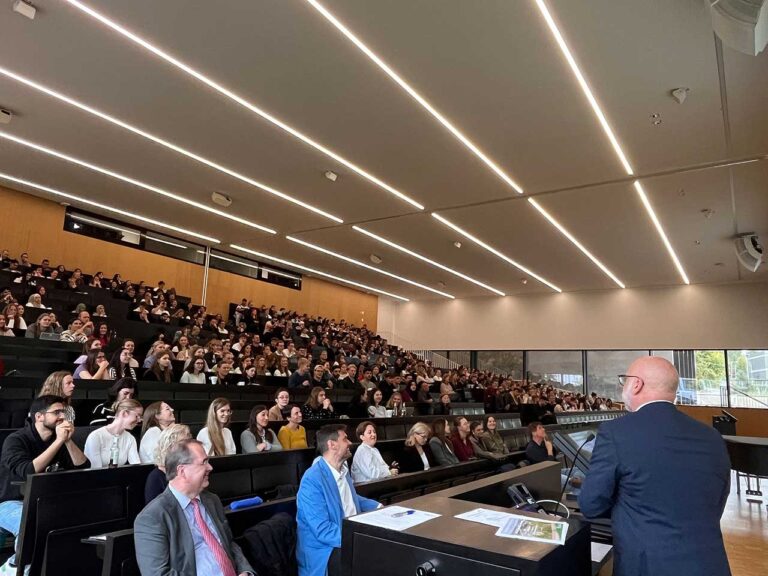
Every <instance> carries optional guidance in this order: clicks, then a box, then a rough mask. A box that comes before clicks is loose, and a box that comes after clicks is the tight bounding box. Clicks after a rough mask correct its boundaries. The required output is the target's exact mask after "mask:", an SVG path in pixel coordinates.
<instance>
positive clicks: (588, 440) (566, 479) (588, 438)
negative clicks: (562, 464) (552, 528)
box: [557, 432, 595, 502]
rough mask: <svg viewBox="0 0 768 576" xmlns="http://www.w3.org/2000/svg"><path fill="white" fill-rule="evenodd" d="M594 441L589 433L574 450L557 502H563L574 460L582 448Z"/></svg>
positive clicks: (592, 435)
mask: <svg viewBox="0 0 768 576" xmlns="http://www.w3.org/2000/svg"><path fill="white" fill-rule="evenodd" d="M594 439H595V435H594V434H593V433H592V432H590V433H589V436H587V439H586V440H584V442H582V443H581V446H579V449H578V450H576V455H575V456H574V457H573V462H572V463H571V467H570V468H569V469H568V476H566V477H565V483H564V484H563V489H562V490H561V491H560V498H558V499H557V501H558V502H562V501H563V494H565V489H566V488H567V487H568V481H569V480H570V479H571V474H573V467H574V466H576V460H578V459H579V454H580V453H581V449H582V448H584V446H585V445H586V444H587V443H588V442H591V441H592V440H594Z"/></svg>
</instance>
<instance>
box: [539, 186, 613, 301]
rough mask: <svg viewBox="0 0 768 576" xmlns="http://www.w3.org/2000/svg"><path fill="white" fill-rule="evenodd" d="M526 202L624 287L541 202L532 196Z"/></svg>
mask: <svg viewBox="0 0 768 576" xmlns="http://www.w3.org/2000/svg"><path fill="white" fill-rule="evenodd" d="M528 202H530V203H531V205H532V206H533V207H534V208H536V210H538V211H539V212H540V213H541V215H542V216H544V218H546V219H547V220H549V223H550V224H552V225H553V226H554V227H555V228H557V229H558V230H559V231H560V233H561V234H562V235H563V236H565V237H566V238H568V240H570V241H571V243H572V244H573V245H574V246H576V248H578V249H579V250H581V251H582V252H583V253H584V254H585V255H586V257H587V258H589V259H590V260H592V262H593V263H594V264H595V266H597V267H598V268H600V270H602V271H603V272H604V273H605V274H606V275H607V276H608V277H609V278H610V279H611V280H613V281H614V282H615V283H616V284H618V285H619V286H620V287H621V288H626V286H625V285H624V283H623V282H622V281H621V280H619V279H618V278H617V277H616V276H615V275H614V273H613V272H611V271H610V270H609V269H608V267H607V266H606V265H605V264H603V263H602V262H600V260H598V259H597V258H596V257H595V256H594V255H593V254H592V253H591V252H590V251H589V250H587V249H586V248H585V247H584V245H582V244H581V242H579V241H578V240H576V238H574V236H573V234H571V233H570V232H568V230H567V229H566V228H565V227H564V226H563V225H562V224H560V222H558V221H557V220H556V219H555V217H554V216H552V215H551V214H550V213H549V212H547V211H546V210H544V208H542V207H541V204H539V203H538V202H536V200H534V199H533V198H528Z"/></svg>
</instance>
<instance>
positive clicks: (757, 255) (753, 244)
mask: <svg viewBox="0 0 768 576" xmlns="http://www.w3.org/2000/svg"><path fill="white" fill-rule="evenodd" d="M733 243H734V245H735V248H736V257H737V258H738V259H739V262H741V265H742V266H744V268H746V269H747V270H749V271H750V272H757V269H758V268H760V264H762V263H763V247H762V246H761V245H760V241H759V240H758V238H757V234H755V233H754V232H748V233H747V234H739V235H738V236H737V237H736V238H735V239H734V241H733Z"/></svg>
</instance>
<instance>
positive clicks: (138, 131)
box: [0, 66, 344, 224]
mask: <svg viewBox="0 0 768 576" xmlns="http://www.w3.org/2000/svg"><path fill="white" fill-rule="evenodd" d="M0 74H2V75H3V76H6V77H7V78H11V79H12V80H16V81H17V82H19V83H21V84H24V85H25V86H28V87H29V88H33V89H35V90H37V91H38V92H42V93H43V94H47V95H48V96H51V97H52V98H56V99H57V100H59V101H61V102H65V103H66V104H69V105H70V106H74V107H75V108H78V109H79V110H82V111H83V112H87V113H88V114H91V115H93V116H96V117H98V118H101V119H102V120H106V121H107V122H110V123H111V124H114V125H115V126H119V127H120V128H123V129H125V130H128V131H129V132H132V133H134V134H137V135H138V136H141V137H143V138H146V139H147V140H151V141H152V142H154V143H156V144H160V145H161V146H165V147H166V148H168V149H170V150H173V151H174V152H177V153H178V154H182V155H183V156H186V157H187V158H191V159H192V160H195V161H196V162H200V163H201V164H205V165H206V166H208V167H209V168H213V169H214V170H218V171H219V172H223V173H224V174H227V175H229V176H232V177H233V178H237V179H238V180H240V181H241V182H245V183H246V184H249V185H251V186H254V187H256V188H259V189H261V190H263V191H265V192H268V193H269V194H272V195H273V196H277V197H278V198H282V199H283V200H286V201H288V202H291V203H293V204H296V205H298V206H301V207H302V208H305V209H307V210H310V211H312V212H314V213H316V214H319V215H321V216H324V217H325V218H328V219H330V220H333V221H334V222H338V223H339V224H342V223H343V222H344V221H343V220H342V219H341V218H339V217H338V216H334V215H333V214H329V213H328V212H325V211H323V210H321V209H320V208H316V207H315V206H312V205H311V204H307V203H306V202H302V201H301V200H298V199H297V198H294V197H293V196H290V195H288V194H286V193H285V192H281V191H280V190H277V189H275V188H272V187H271V186H267V185H266V184H263V183H261V182H258V181H256V180H254V179H252V178H249V177H248V176H245V175H243V174H240V173H239V172H236V171H234V170H232V169H231V168H227V167H225V166H222V165H220V164H217V163H216V162H214V161H213V160H209V159H208V158H204V157H203V156H200V155H198V154H195V153H194V152H191V151H189V150H187V149H186V148H182V147H181V146H179V145H177V144H174V143H172V142H169V141H168V140H164V139H162V138H160V137H159V136H155V135H154V134H151V133H149V132H145V131H144V130H141V129H140V128H137V127H136V126H133V125H131V124H128V123H127V122H124V121H123V120H120V119H118V118H115V117H114V116H110V115H109V114H106V113H104V112H102V111H100V110H97V109H96V108H92V107H91V106H88V105H87V104H83V103H82V102H79V101H77V100H75V99H74V98H70V97H69V96H66V95H64V94H62V93H61V92H57V91H56V90H53V89H51V88H48V87H47V86H43V85H42V84H39V83H38V82H35V81H33V80H30V79H29V78H25V77H24V76H22V75H20V74H16V73H15V72H12V71H10V70H8V69H7V68H4V67H2V66H0Z"/></svg>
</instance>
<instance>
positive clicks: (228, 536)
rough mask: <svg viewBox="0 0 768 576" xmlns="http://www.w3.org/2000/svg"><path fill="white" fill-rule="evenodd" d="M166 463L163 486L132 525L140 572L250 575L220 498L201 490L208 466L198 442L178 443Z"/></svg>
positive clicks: (154, 574)
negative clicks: (165, 480)
mask: <svg viewBox="0 0 768 576" xmlns="http://www.w3.org/2000/svg"><path fill="white" fill-rule="evenodd" d="M165 465H166V474H167V477H168V481H169V483H168V488H167V489H166V490H165V491H164V492H163V493H162V494H160V495H159V496H158V497H157V498H155V499H154V500H153V501H152V502H150V503H149V505H148V506H147V507H146V508H144V510H142V512H141V513H140V514H139V515H138V517H137V518H136V521H135V523H134V540H135V542H136V558H137V561H138V564H139V569H140V571H141V574H142V576H166V575H167V576H170V575H179V576H181V575H182V574H183V575H185V576H186V575H190V576H192V575H195V574H200V575H205V576H209V575H211V576H213V575H216V576H235V575H239V576H255V574H256V572H255V571H254V569H253V568H251V566H250V564H249V563H248V560H246V558H245V556H244V555H243V553H242V550H241V549H240V547H239V546H238V545H237V544H236V543H235V542H234V541H233V538H232V531H231V530H230V528H229V525H228V524H227V519H226V516H225V515H224V508H223V507H222V505H221V501H220V500H219V499H218V498H217V497H216V496H215V495H214V494H211V493H210V492H207V491H206V490H205V488H206V487H207V486H208V474H210V472H211V470H212V468H211V465H210V464H209V462H208V455H207V454H206V452H205V449H204V448H203V447H202V446H201V445H200V442H198V441H196V440H182V441H181V442H178V443H177V444H176V445H174V446H173V447H171V448H170V449H169V450H168V454H167V456H166V459H165Z"/></svg>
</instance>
